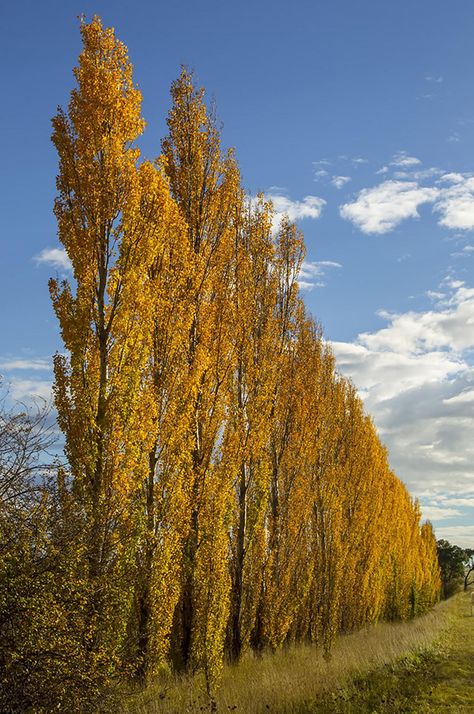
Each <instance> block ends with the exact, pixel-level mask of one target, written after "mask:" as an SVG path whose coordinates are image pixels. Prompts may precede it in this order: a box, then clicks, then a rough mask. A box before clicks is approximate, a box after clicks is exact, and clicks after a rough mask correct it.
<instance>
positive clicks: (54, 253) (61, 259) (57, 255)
mask: <svg viewBox="0 0 474 714" xmlns="http://www.w3.org/2000/svg"><path fill="white" fill-rule="evenodd" d="M34 260H35V261H36V263H37V264H38V265H40V264H43V263H45V264H46V265H51V266H52V267H53V268H58V269H59V270H72V265H71V261H70V260H69V258H68V256H67V253H66V251H65V250H64V249H63V248H43V250H42V251H41V253H39V255H36V256H35V257H34Z"/></svg>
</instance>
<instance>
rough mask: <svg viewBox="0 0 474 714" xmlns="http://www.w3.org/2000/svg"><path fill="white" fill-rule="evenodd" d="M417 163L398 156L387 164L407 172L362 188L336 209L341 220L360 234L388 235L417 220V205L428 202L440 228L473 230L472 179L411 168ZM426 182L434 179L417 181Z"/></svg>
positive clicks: (473, 191) (438, 171)
mask: <svg viewBox="0 0 474 714" xmlns="http://www.w3.org/2000/svg"><path fill="white" fill-rule="evenodd" d="M418 161H419V160H418V159H415V158H414V157H409V156H404V155H403V156H402V155H398V159H397V160H394V161H393V162H392V163H391V165H392V166H402V165H403V162H408V163H407V166H408V169H406V170H402V171H399V170H397V171H394V172H392V176H391V178H389V179H387V180H385V181H383V182H382V183H380V184H378V185H376V186H373V187H371V188H363V189H362V190H361V191H359V193H358V194H357V195H356V197H355V200H353V201H351V202H349V203H345V204H343V205H342V206H340V208H339V212H340V215H341V216H342V218H344V219H346V220H349V221H351V222H352V223H353V224H354V225H356V226H357V227H358V228H359V229H360V230H361V231H362V232H363V233H379V234H381V233H388V232H389V231H391V230H393V229H394V228H396V227H397V226H398V225H399V224H400V223H401V222H402V221H404V220H406V219H408V218H418V217H419V213H418V208H419V206H421V205H423V204H426V203H430V204H432V206H433V212H434V213H435V215H437V216H438V224H439V225H440V226H443V227H445V228H449V229H451V230H461V231H468V230H472V229H474V176H473V175H471V174H461V173H457V172H448V173H443V172H442V171H441V170H440V169H438V168H436V167H430V168H427V169H423V168H421V169H420V168H412V167H413V166H414V165H415V162H418ZM385 169H387V167H386V166H385V167H383V169H380V170H379V171H378V172H377V173H381V172H382V171H383V172H384V173H385ZM387 170H388V169H387ZM427 179H435V180H434V181H432V182H431V183H432V184H433V185H431V186H422V185H421V184H420V181H425V180H427ZM465 252H466V253H467V252H470V249H469V248H467V249H466V250H465ZM455 257H462V253H459V252H458V253H456V254H455Z"/></svg>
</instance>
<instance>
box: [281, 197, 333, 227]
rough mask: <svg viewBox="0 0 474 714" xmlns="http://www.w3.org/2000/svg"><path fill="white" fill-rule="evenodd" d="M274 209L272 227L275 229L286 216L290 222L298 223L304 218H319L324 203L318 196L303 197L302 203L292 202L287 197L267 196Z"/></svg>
mask: <svg viewBox="0 0 474 714" xmlns="http://www.w3.org/2000/svg"><path fill="white" fill-rule="evenodd" d="M267 198H269V199H270V200H271V201H272V203H273V207H274V209H275V220H274V225H275V227H277V226H278V225H279V223H280V221H281V219H282V218H283V216H285V215H286V216H288V218H289V219H290V221H299V220H303V219H304V218H313V219H316V218H319V217H320V215H321V213H322V211H323V208H324V206H325V205H326V201H325V200H324V198H319V197H318V196H305V197H304V198H303V200H302V201H292V200H291V199H290V198H288V197H287V196H281V195H279V194H271V193H270V194H267Z"/></svg>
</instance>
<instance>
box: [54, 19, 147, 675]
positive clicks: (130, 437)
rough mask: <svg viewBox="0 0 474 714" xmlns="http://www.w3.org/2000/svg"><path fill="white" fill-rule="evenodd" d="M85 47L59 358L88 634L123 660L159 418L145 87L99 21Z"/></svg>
mask: <svg viewBox="0 0 474 714" xmlns="http://www.w3.org/2000/svg"><path fill="white" fill-rule="evenodd" d="M81 35H82V40H83V50H82V53H81V55H80V57H79V64H78V66H77V68H76V69H75V70H74V75H75V78H76V80H77V87H76V88H75V89H73V91H72V92H71V99H70V103H69V108H68V112H67V113H65V112H64V111H62V110H59V112H58V114H57V116H56V117H55V118H54V120H53V129H54V131H53V142H54V144H55V146H56V149H57V151H58V155H59V175H58V179H57V188H58V197H57V199H56V203H55V214H56V218H57V222H58V235H59V240H60V241H61V243H62V245H63V246H64V249H65V251H66V254H67V256H68V258H69V260H70V261H71V265H72V270H73V280H72V281H71V282H69V281H63V282H61V283H60V284H59V283H58V282H57V281H56V280H51V281H50V291H51V296H52V300H53V304H54V309H55V312H56V314H57V317H58V319H59V323H60V328H61V335H62V338H63V342H64V347H65V354H57V355H56V357H55V359H54V370H55V385H54V393H55V401H56V408H57V411H58V422H59V425H60V427H61V429H62V431H63V433H64V435H65V441H66V444H65V450H66V455H67V457H68V461H69V465H70V469H71V474H72V478H73V489H74V494H75V497H76V498H77V501H78V503H79V505H80V509H81V513H82V517H83V519H84V528H83V542H82V546H81V548H82V550H83V553H84V557H85V559H86V562H87V568H88V577H89V581H90V584H91V595H90V602H89V620H90V621H89V626H88V631H87V632H86V633H85V634H84V636H85V638H86V641H87V643H88V647H89V649H90V651H91V653H93V657H94V658H96V659H97V658H100V657H103V658H104V661H107V662H109V663H110V664H112V663H113V661H114V657H115V656H116V655H117V652H118V650H119V648H120V644H121V641H122V639H123V637H124V635H125V625H126V621H127V610H128V607H129V603H130V593H131V584H130V582H129V579H128V576H127V568H128V567H129V565H130V563H131V562H133V560H132V550H133V543H134V538H135V532H136V523H135V520H134V518H133V509H132V503H133V501H134V499H135V496H136V494H137V491H138V489H139V488H140V485H141V484H142V483H143V479H144V475H145V474H146V472H147V468H148V453H149V448H150V447H149V444H148V441H149V433H150V428H149V427H150V421H149V415H148V412H147V409H146V404H144V402H143V401H142V399H141V398H140V397H141V389H140V387H141V382H142V370H143V367H144V365H145V364H146V363H147V360H148V355H149V341H148V339H147V333H146V332H144V331H143V320H144V316H146V313H147V310H148V306H147V304H146V300H145V295H146V291H145V290H144V289H143V288H144V281H145V280H146V272H145V270H144V266H147V265H148V264H149V262H150V258H149V255H147V249H148V248H149V243H148V242H147V241H146V240H145V235H144V233H143V231H141V230H139V229H140V227H141V221H140V215H139V214H138V215H137V211H136V210H134V209H132V208H131V205H132V203H133V197H134V196H135V194H137V193H139V192H140V181H139V176H138V171H137V162H138V158H139V150H138V149H137V148H136V147H135V146H134V142H135V140H136V139H137V137H138V136H139V135H140V134H141V132H142V130H143V128H144V121H143V119H142V117H141V114H140V105H141V94H140V92H139V91H138V89H137V88H136V87H135V85H134V83H133V78H132V66H131V64H130V61H129V59H128V56H127V50H126V48H125V46H124V45H123V44H122V43H121V42H119V41H118V40H117V38H116V37H115V34H114V31H113V29H110V28H108V29H105V28H103V27H102V25H101V22H100V20H99V19H98V18H94V19H93V20H92V22H91V23H89V24H85V23H83V24H82V25H81Z"/></svg>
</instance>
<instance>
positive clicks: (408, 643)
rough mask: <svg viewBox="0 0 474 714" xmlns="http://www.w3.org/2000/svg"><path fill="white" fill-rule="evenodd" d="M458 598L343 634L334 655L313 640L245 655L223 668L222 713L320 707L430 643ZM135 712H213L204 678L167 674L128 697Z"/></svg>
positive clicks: (128, 705)
mask: <svg viewBox="0 0 474 714" xmlns="http://www.w3.org/2000/svg"><path fill="white" fill-rule="evenodd" d="M455 600H456V598H453V600H450V601H445V602H442V603H440V604H439V605H437V606H436V607H435V608H434V609H433V610H432V611H431V612H430V613H428V614H427V615H424V616H423V617H419V618H417V619H416V620H412V621H410V622H406V623H381V624H379V625H377V626H374V627H370V628H367V629H365V630H361V631H359V632H356V633H353V634H350V635H345V636H341V637H340V638H339V639H338V641H337V642H336V644H335V646H334V648H333V650H332V656H331V659H330V660H325V659H324V657H323V655H322V653H321V651H320V650H319V649H318V648H316V647H314V646H311V645H299V646H294V647H290V648H287V649H284V650H282V651H280V652H277V653H276V654H274V655H272V654H265V655H264V656H263V657H261V658H257V657H255V656H252V655H250V654H249V655H248V656H247V657H245V658H244V659H243V660H242V661H241V662H240V663H239V664H238V665H235V666H227V667H225V669H224V673H223V678H222V683H221V687H220V689H219V691H218V692H217V694H216V704H217V711H218V712H219V713H224V712H229V711H235V712H237V713H238V712H242V713H245V714H262V713H264V712H274V713H277V712H278V714H283V713H285V714H296V713H297V712H302V711H311V710H312V709H313V708H314V709H316V708H317V706H318V701H321V699H324V698H325V697H324V695H325V693H327V692H328V691H335V690H338V689H341V688H343V687H345V686H346V685H348V684H349V683H350V682H351V681H352V680H354V679H356V678H360V677H364V675H366V674H367V673H369V672H370V671H372V670H376V669H377V668H381V667H383V665H386V664H388V663H393V662H394V661H395V660H397V659H398V658H400V657H403V656H405V655H407V654H408V653H413V652H416V651H420V650H422V649H424V648H426V647H427V646H429V645H430V644H431V643H432V642H433V641H434V640H435V639H436V638H437V637H438V636H439V635H440V634H441V633H442V631H443V630H445V629H446V627H447V626H448V624H449V622H450V618H451V617H452V615H453V612H454V608H455ZM125 711H126V712H129V713H130V714H132V713H133V714H186V713H188V714H195V713H197V712H207V711H209V702H208V701H207V699H206V696H205V694H204V686H203V681H202V680H201V678H200V677H173V676H172V675H170V674H169V673H163V675H162V676H161V677H160V678H158V680H157V681H156V683H155V684H154V685H153V686H151V687H149V688H148V689H147V690H146V691H145V692H142V693H140V694H136V695H134V696H132V697H130V699H128V701H127V703H126V706H125Z"/></svg>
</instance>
